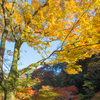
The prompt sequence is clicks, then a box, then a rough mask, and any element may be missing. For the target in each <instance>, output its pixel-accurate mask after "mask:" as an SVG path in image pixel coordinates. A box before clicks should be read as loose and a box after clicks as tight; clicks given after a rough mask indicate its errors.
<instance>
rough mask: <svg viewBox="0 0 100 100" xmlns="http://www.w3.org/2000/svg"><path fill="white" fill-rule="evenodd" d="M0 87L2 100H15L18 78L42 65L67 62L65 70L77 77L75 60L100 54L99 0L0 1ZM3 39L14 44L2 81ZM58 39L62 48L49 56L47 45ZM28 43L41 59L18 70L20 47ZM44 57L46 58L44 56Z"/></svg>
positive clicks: (77, 70) (4, 41) (78, 68)
mask: <svg viewBox="0 0 100 100" xmlns="http://www.w3.org/2000/svg"><path fill="white" fill-rule="evenodd" d="M0 9H1V10H0V34H1V46H0V85H1V86H2V88H3V90H4V93H5V97H4V100H6V99H9V98H10V100H14V94H15V90H16V85H15V83H16V80H17V77H18V76H19V75H21V74H23V73H25V72H26V71H27V70H30V69H31V68H33V67H37V66H38V65H40V64H44V63H45V62H44V61H45V60H46V59H50V58H51V57H52V55H53V54H54V55H57V56H55V59H51V60H50V62H49V63H48V64H56V63H58V62H61V63H62V62H66V63H68V65H67V68H66V69H65V71H66V72H67V73H69V74H77V73H78V72H79V71H82V69H81V66H80V65H76V61H77V60H78V59H85V58H86V57H91V55H92V54H94V53H95V54H98V53H99V52H100V48H99V46H100V42H99V41H100V34H99V33H100V28H99V26H100V19H99V17H100V15H99V14H100V0H45V1H43V0H31V3H28V0H25V1H24V0H12V1H11V0H0ZM6 40H9V41H11V42H14V43H15V47H14V53H13V61H12V65H11V70H10V72H9V74H8V77H7V78H6V79H4V75H3V58H4V52H5V43H6ZM55 40H60V41H61V47H60V48H58V49H57V50H55V51H53V52H52V53H51V54H47V53H49V52H47V51H46V49H47V47H50V46H51V44H50V42H52V41H55ZM24 42H27V43H28V45H29V46H32V47H33V48H34V49H36V50H37V51H38V52H39V53H40V54H41V56H42V57H43V59H42V60H40V61H38V62H36V63H34V64H31V65H29V66H28V67H27V68H25V69H22V70H20V71H19V70H17V62H18V60H19V55H20V52H19V50H20V47H21V45H22V44H23V43H24ZM43 52H44V53H45V54H46V56H47V57H45V56H44V55H43V54H44V53H43Z"/></svg>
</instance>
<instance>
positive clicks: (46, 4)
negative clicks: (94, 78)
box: [27, 0, 49, 25]
mask: <svg viewBox="0 0 100 100" xmlns="http://www.w3.org/2000/svg"><path fill="white" fill-rule="evenodd" d="M48 5H49V3H48V0H47V1H46V2H45V4H44V5H42V6H40V7H39V8H38V9H37V10H36V11H35V12H34V14H33V15H32V16H35V15H36V14H37V13H38V11H39V10H40V9H41V8H44V7H46V6H48ZM30 22H31V21H30V19H29V21H28V22H27V25H29V24H30Z"/></svg>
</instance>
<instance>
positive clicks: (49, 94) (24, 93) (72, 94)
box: [15, 86, 79, 100]
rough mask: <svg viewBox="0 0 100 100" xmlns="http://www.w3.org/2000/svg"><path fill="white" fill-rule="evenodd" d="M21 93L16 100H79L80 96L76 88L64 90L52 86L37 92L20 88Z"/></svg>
mask: <svg viewBox="0 0 100 100" xmlns="http://www.w3.org/2000/svg"><path fill="white" fill-rule="evenodd" d="M19 89H20V92H17V93H16V99H15V100H18V99H21V100H29V99H32V100H35V99H36V100H40V99H41V100H45V99H48V100H61V99H66V98H67V99H68V100H69V99H71V100H78V98H79V96H77V94H78V90H77V88H76V87H75V86H69V87H64V88H60V87H57V88H53V87H51V86H42V89H40V90H38V91H36V90H32V88H19Z"/></svg>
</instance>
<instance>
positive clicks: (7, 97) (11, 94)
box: [4, 90, 16, 100]
mask: <svg viewBox="0 0 100 100" xmlns="http://www.w3.org/2000/svg"><path fill="white" fill-rule="evenodd" d="M15 93H16V92H15V91H14V90H12V91H9V90H8V91H4V100H15Z"/></svg>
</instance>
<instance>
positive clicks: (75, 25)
mask: <svg viewBox="0 0 100 100" xmlns="http://www.w3.org/2000/svg"><path fill="white" fill-rule="evenodd" d="M90 4H91V3H90ZM90 4H89V6H88V9H89V7H90ZM88 9H87V10H88ZM84 14H85V11H84V12H83V14H82V15H81V16H80V18H79V19H78V20H77V21H76V22H75V24H74V25H73V26H72V28H71V30H70V32H69V33H68V35H67V36H66V37H65V39H64V40H63V42H62V45H61V50H62V47H63V46H64V42H65V40H66V39H67V38H68V36H69V35H70V33H71V32H72V31H73V30H74V29H75V28H76V27H77V23H78V22H79V21H80V19H81V17H82V16H84Z"/></svg>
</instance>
